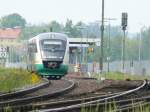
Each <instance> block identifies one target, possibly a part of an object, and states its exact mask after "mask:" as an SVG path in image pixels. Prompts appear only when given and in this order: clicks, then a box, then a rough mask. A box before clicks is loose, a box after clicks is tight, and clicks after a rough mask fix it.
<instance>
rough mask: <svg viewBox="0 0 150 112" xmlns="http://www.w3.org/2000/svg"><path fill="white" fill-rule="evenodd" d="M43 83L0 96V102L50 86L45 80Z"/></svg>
mask: <svg viewBox="0 0 150 112" xmlns="http://www.w3.org/2000/svg"><path fill="white" fill-rule="evenodd" d="M43 81H44V82H42V83H39V84H36V85H34V86H33V87H29V88H26V89H21V90H18V91H15V92H10V93H4V94H0V101H1V100H6V99H10V98H13V97H16V96H19V95H25V94H29V93H32V92H35V91H37V90H39V89H42V88H44V87H47V86H48V85H49V84H50V81H49V80H47V79H43Z"/></svg>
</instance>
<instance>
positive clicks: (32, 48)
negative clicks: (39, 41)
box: [28, 43, 37, 53]
mask: <svg viewBox="0 0 150 112" xmlns="http://www.w3.org/2000/svg"><path fill="white" fill-rule="evenodd" d="M28 51H29V52H34V53H36V52H37V46H36V44H34V43H30V44H28Z"/></svg>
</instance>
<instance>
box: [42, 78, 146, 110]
mask: <svg viewBox="0 0 150 112" xmlns="http://www.w3.org/2000/svg"><path fill="white" fill-rule="evenodd" d="M145 86H146V81H145V80H144V81H143V84H142V85H140V86H139V87H137V88H134V89H131V90H128V91H124V92H120V93H115V94H112V95H108V96H107V95H106V96H104V97H97V98H96V97H95V98H89V99H78V101H77V100H76V101H75V100H72V101H64V102H63V101H62V102H61V103H59V102H56V103H55V107H52V105H49V106H47V107H49V108H48V109H41V110H40V111H42V112H72V111H75V112H78V111H80V110H81V108H82V107H89V106H91V105H94V104H95V105H98V103H104V102H105V101H109V100H113V99H119V98H120V97H122V96H125V95H129V94H133V93H135V92H137V91H140V90H141V89H142V88H144V87H145ZM58 104H59V105H58ZM42 105H44V104H42ZM56 105H58V106H56Z"/></svg>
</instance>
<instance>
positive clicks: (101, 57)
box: [99, 0, 104, 73]
mask: <svg viewBox="0 0 150 112" xmlns="http://www.w3.org/2000/svg"><path fill="white" fill-rule="evenodd" d="M100 42H101V49H100V53H101V56H100V59H99V69H100V73H102V72H103V44H104V0H102V23H101V40H100Z"/></svg>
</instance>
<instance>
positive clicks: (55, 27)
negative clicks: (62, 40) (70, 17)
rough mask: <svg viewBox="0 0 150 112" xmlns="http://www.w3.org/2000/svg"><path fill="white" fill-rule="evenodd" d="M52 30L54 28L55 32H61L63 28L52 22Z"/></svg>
mask: <svg viewBox="0 0 150 112" xmlns="http://www.w3.org/2000/svg"><path fill="white" fill-rule="evenodd" d="M50 28H52V30H53V32H61V31H62V28H63V26H61V25H60V24H59V23H58V22H56V21H52V22H51V23H50Z"/></svg>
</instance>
